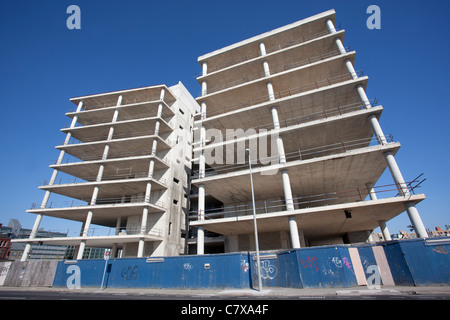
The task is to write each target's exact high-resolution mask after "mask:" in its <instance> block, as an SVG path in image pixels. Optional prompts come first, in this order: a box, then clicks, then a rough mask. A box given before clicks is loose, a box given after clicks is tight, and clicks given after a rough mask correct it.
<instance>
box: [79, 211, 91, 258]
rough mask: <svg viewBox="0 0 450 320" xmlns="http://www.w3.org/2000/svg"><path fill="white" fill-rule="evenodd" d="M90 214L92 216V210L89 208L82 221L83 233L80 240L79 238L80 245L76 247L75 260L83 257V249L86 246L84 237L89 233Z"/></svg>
mask: <svg viewBox="0 0 450 320" xmlns="http://www.w3.org/2000/svg"><path fill="white" fill-rule="evenodd" d="M92 216H93V211H92V210H89V212H88V214H87V217H86V221H85V222H84V228H83V234H82V236H81V237H82V240H81V242H80V246H79V248H78V253H77V260H81V259H83V253H84V249H85V248H86V239H85V238H86V237H88V235H89V229H90V227H91V221H92Z"/></svg>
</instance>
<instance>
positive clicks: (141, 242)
mask: <svg viewBox="0 0 450 320" xmlns="http://www.w3.org/2000/svg"><path fill="white" fill-rule="evenodd" d="M147 218H148V207H145V208H144V210H143V212H142V219H141V232H140V233H141V236H144V235H145V233H146V232H147ZM144 248H145V239H144V238H141V239H139V245H138V252H137V257H138V258H142V257H143V256H144Z"/></svg>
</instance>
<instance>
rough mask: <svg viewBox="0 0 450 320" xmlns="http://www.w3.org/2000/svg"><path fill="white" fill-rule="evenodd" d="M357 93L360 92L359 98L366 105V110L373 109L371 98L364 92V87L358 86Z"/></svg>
mask: <svg viewBox="0 0 450 320" xmlns="http://www.w3.org/2000/svg"><path fill="white" fill-rule="evenodd" d="M356 91H357V92H358V95H359V98H360V99H361V102H362V103H363V104H364V107H365V108H366V109H370V108H372V105H371V104H370V101H369V98H367V95H366V92H365V91H364V88H363V86H362V85H358V86H357V87H356Z"/></svg>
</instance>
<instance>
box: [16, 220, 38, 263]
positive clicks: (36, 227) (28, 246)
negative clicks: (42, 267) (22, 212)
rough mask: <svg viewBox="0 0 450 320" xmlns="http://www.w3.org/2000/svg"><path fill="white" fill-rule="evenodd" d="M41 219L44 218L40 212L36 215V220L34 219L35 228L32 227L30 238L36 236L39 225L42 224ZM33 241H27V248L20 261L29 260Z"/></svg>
mask: <svg viewBox="0 0 450 320" xmlns="http://www.w3.org/2000/svg"><path fill="white" fill-rule="evenodd" d="M41 220H42V214H38V215H37V216H36V220H35V221H34V225H33V229H31V233H30V238H29V239H30V240H32V239H34V238H36V234H37V232H38V229H39V225H40V224H41ZM31 244H32V243H31V242H29V243H27V244H26V246H25V249H24V250H23V253H22V257H21V258H20V261H27V260H28V255H29V254H30V250H31Z"/></svg>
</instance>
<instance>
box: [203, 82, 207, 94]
mask: <svg viewBox="0 0 450 320" xmlns="http://www.w3.org/2000/svg"><path fill="white" fill-rule="evenodd" d="M207 93H208V85H207V84H206V81H203V82H202V96H206V95H207Z"/></svg>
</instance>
